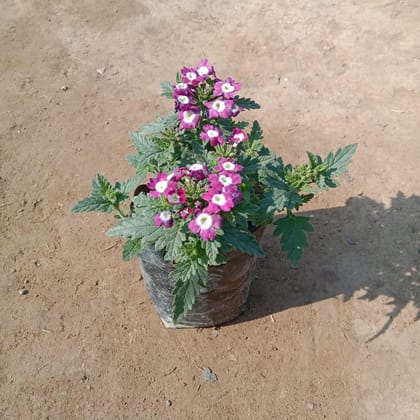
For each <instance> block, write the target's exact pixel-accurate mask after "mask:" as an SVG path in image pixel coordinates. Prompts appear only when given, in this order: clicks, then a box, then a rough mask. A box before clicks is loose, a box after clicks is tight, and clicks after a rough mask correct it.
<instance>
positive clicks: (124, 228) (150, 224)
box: [107, 213, 159, 240]
mask: <svg viewBox="0 0 420 420" xmlns="http://www.w3.org/2000/svg"><path fill="white" fill-rule="evenodd" d="M158 229H159V227H158V226H156V225H155V222H154V220H153V217H151V216H150V215H149V217H146V215H145V214H143V213H142V214H140V215H135V216H133V217H130V218H127V219H123V220H121V221H120V222H119V223H118V224H116V225H115V226H113V227H112V228H111V229H109V230H108V232H107V235H108V236H122V237H124V238H127V239H137V238H146V240H148V239H149V238H150V237H151V236H152V235H153V234H155V233H156V231H157V230H158Z"/></svg>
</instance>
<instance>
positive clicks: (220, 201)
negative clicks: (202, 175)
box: [211, 194, 226, 206]
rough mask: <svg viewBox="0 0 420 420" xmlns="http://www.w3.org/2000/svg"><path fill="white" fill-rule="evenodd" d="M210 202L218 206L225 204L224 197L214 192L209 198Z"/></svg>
mask: <svg viewBox="0 0 420 420" xmlns="http://www.w3.org/2000/svg"><path fill="white" fill-rule="evenodd" d="M211 202H212V203H214V204H217V205H218V206H223V205H224V204H226V197H225V196H224V195H223V194H214V195H213V197H212V198H211Z"/></svg>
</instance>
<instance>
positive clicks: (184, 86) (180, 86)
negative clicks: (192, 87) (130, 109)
mask: <svg viewBox="0 0 420 420" xmlns="http://www.w3.org/2000/svg"><path fill="white" fill-rule="evenodd" d="M187 88H188V85H187V84H186V83H177V84H176V86H175V89H187Z"/></svg>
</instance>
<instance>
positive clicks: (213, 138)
mask: <svg viewBox="0 0 420 420" xmlns="http://www.w3.org/2000/svg"><path fill="white" fill-rule="evenodd" d="M200 138H201V140H203V141H208V142H210V144H211V145H212V146H213V147H215V146H217V145H218V144H225V139H224V138H223V132H222V130H221V129H220V128H218V127H215V126H214V125H211V124H206V125H204V126H203V131H202V132H201V133H200Z"/></svg>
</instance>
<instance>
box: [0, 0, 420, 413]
mask: <svg viewBox="0 0 420 420" xmlns="http://www.w3.org/2000/svg"><path fill="white" fill-rule="evenodd" d="M1 3H2V4H1V15H0V57H1V60H0V74H1V76H0V92H1V101H0V136H1V138H0V141H1V142H0V159H1V165H0V215H1V225H0V229H1V242H0V256H1V260H0V352H1V357H0V418H2V419H115V418H127V419H134V418H139V419H149V418H158V419H194V420H195V419H216V418H220V419H246V418H250V419H393V420H394V419H407V420H408V419H419V418H420V322H419V321H418V319H419V318H420V278H419V270H420V264H419V259H420V235H419V226H420V182H419V181H420V169H419V161H420V146H419V132H420V121H419V115H420V26H419V22H420V4H419V2H418V1H417V0H399V1H392V0H391V1H390V0H353V1H346V0H343V1H333V0H322V1H316V2H310V1H309V2H308V1H303V0H284V1H283V0H282V1H257V0H254V1H249V2H226V1H219V0H215V1H212V2H199V1H194V0H190V1H186V0H182V1H177V2H175V1H174V2H170V1H152V0H147V1H134V0H126V1H116V0H110V1H107V2H105V1H94V0H91V1H70V0H62V1H52V0H51V1H47V0H46V1H35V0H33V1H29V0H28V1H25V0H19V1H12V0H3V1H2V2H1ZM202 57H207V58H208V59H209V60H210V61H211V62H212V63H213V64H214V65H215V66H216V68H217V69H218V72H219V73H220V75H223V76H226V77H227V76H232V77H234V78H235V79H236V80H238V81H240V82H241V83H242V86H243V89H242V92H243V94H244V95H245V96H251V97H253V98H254V99H255V100H257V101H258V102H259V103H260V104H261V105H262V110H260V111H258V112H252V113H248V117H249V118H250V119H251V118H254V117H256V118H258V119H259V120H260V122H261V124H262V126H263V128H264V130H265V142H266V144H267V145H269V146H270V147H272V148H273V149H274V150H275V151H276V152H278V153H281V154H282V155H283V156H284V158H285V161H292V162H302V161H303V160H304V159H305V151H306V150H311V151H313V152H316V153H319V154H324V153H326V152H327V151H329V150H330V149H337V148H338V147H340V146H343V145H345V144H348V143H353V142H357V143H358V144H359V147H358V151H357V155H356V157H355V159H354V162H353V164H352V165H351V168H350V172H349V174H348V175H347V176H346V177H344V178H343V181H342V186H341V188H339V189H337V190H334V191H329V192H325V193H322V194H320V195H319V196H318V197H317V199H316V200H314V202H313V203H311V205H310V207H308V208H307V211H306V214H308V215H310V216H311V217H312V218H313V221H314V223H315V227H316V232H315V233H314V234H312V235H311V238H310V240H311V245H312V246H311V248H310V250H308V251H307V252H306V253H305V257H304V259H303V261H302V263H301V264H300V266H299V267H298V268H297V269H291V268H290V266H289V265H288V263H287V261H286V260H285V257H284V256H283V255H282V254H281V253H280V251H279V248H278V244H277V243H276V241H274V240H273V239H271V237H270V231H268V232H266V234H265V236H264V239H263V245H264V248H265V250H266V254H267V255H266V257H264V258H262V259H260V260H259V261H258V266H257V268H258V270H257V273H256V278H255V281H254V283H253V287H252V290H251V294H250V298H249V308H248V310H247V311H246V313H245V314H244V315H243V316H241V317H240V318H239V319H238V320H237V322H234V323H232V324H231V325H227V326H223V327H221V328H220V329H201V330H167V329H165V328H164V327H163V325H162V324H161V323H160V321H159V319H158V317H157V315H156V313H155V312H154V309H153V307H152V305H151V303H150V300H149V298H148V296H147V294H146V291H145V288H144V285H143V284H142V282H141V276H140V272H139V268H138V266H137V263H136V261H134V260H133V261H130V262H123V261H122V260H121V242H120V241H118V240H115V239H114V238H108V237H106V236H105V235H104V232H105V231H106V230H107V229H108V228H109V227H110V226H111V225H112V223H113V219H112V217H111V216H107V215H95V214H86V215H72V214H70V208H71V206H72V205H73V203H74V202H75V201H77V200H78V199H80V198H82V197H84V196H86V195H87V194H88V192H89V191H90V180H91V178H92V177H93V176H94V175H95V173H96V171H98V170H100V171H101V172H103V173H104V174H106V175H107V176H108V177H109V178H110V179H111V180H112V181H115V180H117V179H120V180H123V179H126V178H129V177H130V176H131V175H132V174H133V171H132V169H131V167H130V166H129V164H128V163H127V162H126V161H125V159H124V157H125V156H126V155H127V154H129V153H131V152H132V150H133V149H132V146H131V145H130V140H129V138H128V132H129V131H131V130H134V129H136V128H137V127H138V126H139V125H140V124H143V123H146V122H149V121H150V120H151V119H152V118H153V117H154V116H155V115H156V114H158V113H160V114H165V113H166V112H168V111H169V109H170V108H171V106H172V104H171V101H168V100H166V99H164V98H162V97H159V90H160V88H159V81H160V80H171V79H173V78H174V75H175V73H176V71H177V69H179V68H180V67H181V66H182V65H184V64H185V65H195V64H196V63H197V62H198V61H199V59H200V58H202ZM98 70H99V71H98ZM21 288H26V289H27V290H28V291H29V293H28V294H26V295H20V294H19V293H18V290H19V289H21ZM203 367H209V368H210V369H212V371H213V372H214V373H215V374H216V375H217V381H216V382H214V383H208V382H203V381H202V377H201V372H202V368H203Z"/></svg>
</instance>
